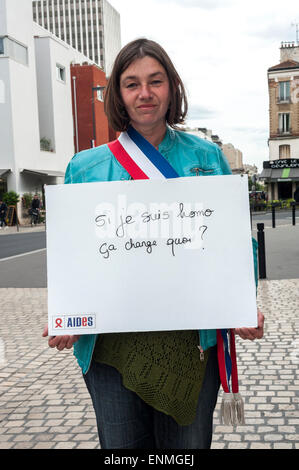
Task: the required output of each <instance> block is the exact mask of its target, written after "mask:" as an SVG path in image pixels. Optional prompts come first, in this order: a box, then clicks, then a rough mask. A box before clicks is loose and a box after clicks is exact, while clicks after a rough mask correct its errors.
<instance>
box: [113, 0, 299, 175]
mask: <svg viewBox="0 0 299 470" xmlns="http://www.w3.org/2000/svg"><path fill="white" fill-rule="evenodd" d="M109 3H111V5H112V6H114V7H115V9H116V10H117V11H118V12H119V13H120V17H121V37H122V45H125V44H126V43H127V42H129V41H131V40H133V39H136V38H138V37H147V38H149V39H153V40H155V41H157V42H159V43H160V44H161V45H162V46H163V47H164V48H165V49H166V51H167V52H168V54H169V55H170V57H171V59H172V61H173V62H174V64H175V66H176V68H177V70H178V72H179V74H180V75H181V77H182V79H183V81H184V84H185V86H186V89H187V94H188V100H189V113H188V120H187V124H188V125H189V126H192V127H206V128H208V129H211V130H212V131H213V134H217V135H218V136H219V137H220V139H222V142H223V143H232V144H233V145H234V146H235V147H236V148H239V149H240V150H241V151H242V152H243V163H249V164H256V165H257V166H258V168H259V171H261V170H262V162H263V161H264V160H268V159H269V152H268V144H267V139H268V132H269V123H268V108H269V101H268V85H267V69H268V68H269V67H271V66H273V65H276V64H278V63H279V61H280V56H279V55H280V51H279V48H280V43H281V41H295V40H296V28H295V26H291V24H292V23H296V22H299V3H298V0H288V1H284V2H282V1H281V0H251V1H250V2H248V1H245V0H109Z"/></svg>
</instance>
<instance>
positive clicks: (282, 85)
mask: <svg viewBox="0 0 299 470" xmlns="http://www.w3.org/2000/svg"><path fill="white" fill-rule="evenodd" d="M279 101H290V82H279Z"/></svg>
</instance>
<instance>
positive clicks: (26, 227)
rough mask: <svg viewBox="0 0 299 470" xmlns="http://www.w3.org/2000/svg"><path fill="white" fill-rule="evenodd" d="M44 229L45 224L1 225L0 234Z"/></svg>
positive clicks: (42, 230) (41, 230)
mask: <svg viewBox="0 0 299 470" xmlns="http://www.w3.org/2000/svg"><path fill="white" fill-rule="evenodd" d="M45 230H46V226H45V224H37V225H33V226H32V225H19V227H17V226H16V225H13V226H12V227H5V228H4V227H3V228H2V229H1V230H0V235H10V234H14V233H28V232H44V231H45Z"/></svg>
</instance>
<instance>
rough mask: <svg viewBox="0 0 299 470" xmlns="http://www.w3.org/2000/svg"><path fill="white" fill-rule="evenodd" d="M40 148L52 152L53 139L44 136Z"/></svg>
mask: <svg viewBox="0 0 299 470" xmlns="http://www.w3.org/2000/svg"><path fill="white" fill-rule="evenodd" d="M40 149H41V150H44V151H45V152H51V150H52V149H51V140H50V139H47V138H46V137H42V138H41V139H40Z"/></svg>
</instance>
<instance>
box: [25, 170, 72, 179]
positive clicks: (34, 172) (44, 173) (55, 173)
mask: <svg viewBox="0 0 299 470" xmlns="http://www.w3.org/2000/svg"><path fill="white" fill-rule="evenodd" d="M20 172H21V173H29V174H31V175H40V176H55V177H64V172H63V171H53V170H30V169H27V168H23V169H21V170H20Z"/></svg>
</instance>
